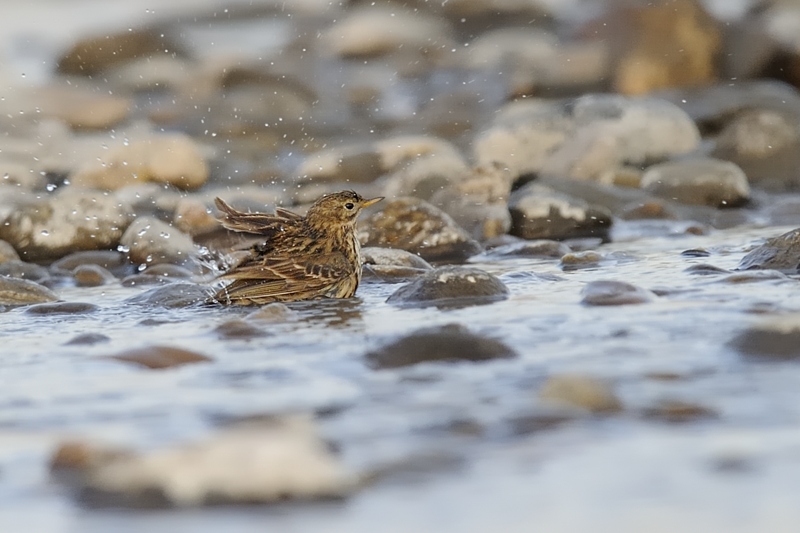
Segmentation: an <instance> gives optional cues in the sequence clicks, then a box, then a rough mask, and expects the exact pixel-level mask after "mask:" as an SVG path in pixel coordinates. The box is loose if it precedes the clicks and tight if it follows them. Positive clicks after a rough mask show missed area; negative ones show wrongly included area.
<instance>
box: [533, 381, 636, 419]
mask: <svg viewBox="0 0 800 533" xmlns="http://www.w3.org/2000/svg"><path fill="white" fill-rule="evenodd" d="M538 396H539V400H541V401H542V402H543V403H545V404H554V405H561V406H566V407H576V408H579V409H584V410H586V411H589V412H591V413H615V412H618V411H621V410H622V402H621V401H620V400H619V398H618V397H617V395H616V393H615V392H614V389H613V388H612V387H611V385H609V384H608V383H607V382H606V381H604V380H601V379H598V378H595V377H592V376H587V375H581V374H561V375H554V376H550V377H549V378H547V381H545V382H544V384H543V385H542V387H541V389H539V393H538Z"/></svg>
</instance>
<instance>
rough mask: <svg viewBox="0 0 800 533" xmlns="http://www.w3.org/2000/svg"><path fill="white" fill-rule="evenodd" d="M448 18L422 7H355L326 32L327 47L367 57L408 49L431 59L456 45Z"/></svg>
mask: <svg viewBox="0 0 800 533" xmlns="http://www.w3.org/2000/svg"><path fill="white" fill-rule="evenodd" d="M451 33H452V30H451V29H450V27H449V25H448V24H447V22H446V21H444V20H442V19H438V18H436V17H434V16H431V15H426V14H423V13H421V12H418V11H416V10H415V11H414V12H412V11H409V10H405V9H401V8H398V7H389V6H379V7H361V8H358V7H357V8H355V9H353V10H351V11H350V12H349V13H347V14H346V15H345V16H343V17H342V18H341V19H340V20H338V21H337V22H335V23H334V24H333V25H332V26H331V27H330V28H329V29H328V31H327V32H326V33H325V34H324V35H323V36H322V45H323V49H324V50H326V51H327V52H329V53H332V54H335V55H337V56H341V57H348V58H367V57H376V56H383V55H386V54H390V53H392V52H396V51H398V50H401V51H406V50H407V51H408V53H409V54H411V55H412V57H414V58H415V59H418V60H425V59H426V57H427V58H428V60H430V58H431V57H435V56H438V55H444V54H445V52H446V51H449V50H451V49H452V47H453V40H452V38H451V36H450V35H451Z"/></svg>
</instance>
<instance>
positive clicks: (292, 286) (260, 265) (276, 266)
mask: <svg viewBox="0 0 800 533" xmlns="http://www.w3.org/2000/svg"><path fill="white" fill-rule="evenodd" d="M355 268H356V267H355V265H353V264H351V263H350V262H348V261H347V259H346V258H345V256H344V254H342V253H340V252H335V253H330V254H324V255H314V256H305V257H299V258H298V257H291V258H289V257H267V258H253V259H252V260H250V261H245V262H243V263H242V264H240V265H239V266H237V267H236V268H234V269H232V270H231V271H229V272H227V273H226V274H224V275H222V276H220V279H232V280H233V282H232V283H231V284H229V285H228V286H226V287H224V288H222V289H220V291H219V292H218V293H217V295H216V297H215V298H216V299H217V300H219V301H229V302H236V301H243V300H249V301H252V302H267V301H278V300H306V299H312V298H316V297H320V296H325V295H326V294H327V293H328V292H329V291H330V290H331V289H333V287H335V286H336V284H337V283H338V282H340V281H341V280H342V279H344V278H346V277H348V276H350V275H352V274H353V272H354V269H355Z"/></svg>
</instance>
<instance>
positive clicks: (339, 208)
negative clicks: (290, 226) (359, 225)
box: [306, 191, 383, 226]
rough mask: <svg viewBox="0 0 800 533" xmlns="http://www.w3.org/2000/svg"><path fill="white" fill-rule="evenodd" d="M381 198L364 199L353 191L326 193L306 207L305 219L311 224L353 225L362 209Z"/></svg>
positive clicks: (381, 198)
mask: <svg viewBox="0 0 800 533" xmlns="http://www.w3.org/2000/svg"><path fill="white" fill-rule="evenodd" d="M381 200H383V197H382V196H379V197H377V198H371V199H369V200H367V199H365V198H364V197H362V196H361V195H359V194H358V193H355V192H353V191H342V192H335V193H332V194H326V195H325V196H323V197H321V198H320V199H319V200H317V201H316V202H314V205H312V206H311V207H310V208H309V209H308V214H307V215H306V219H307V220H308V221H309V223H311V224H312V225H322V226H324V225H328V224H335V225H342V226H347V225H350V226H352V225H355V223H356V218H357V217H358V214H359V213H360V212H361V210H362V209H364V208H365V207H369V206H371V205H372V204H375V203H378V202H380V201H381Z"/></svg>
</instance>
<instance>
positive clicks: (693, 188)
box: [640, 158, 750, 207]
mask: <svg viewBox="0 0 800 533" xmlns="http://www.w3.org/2000/svg"><path fill="white" fill-rule="evenodd" d="M640 186H641V188H642V189H644V190H645V191H647V192H649V193H652V194H655V195H657V196H661V197H662V198H665V199H668V200H675V201H678V202H681V203H683V204H689V205H707V206H709V207H736V206H740V205H742V204H744V203H745V202H747V200H748V199H749V198H750V186H749V185H748V182H747V176H745V174H744V172H742V169H741V168H739V167H738V166H736V165H735V164H733V163H729V162H727V161H720V160H719V159H705V158H704V159H687V160H683V161H673V162H670V163H661V164H659V165H653V166H652V167H650V168H648V169H647V171H646V172H645V173H644V176H642V181H641V184H640Z"/></svg>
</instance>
